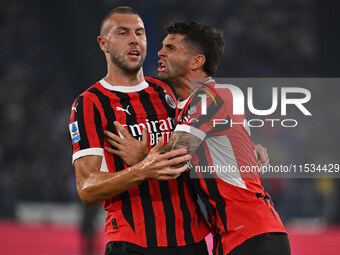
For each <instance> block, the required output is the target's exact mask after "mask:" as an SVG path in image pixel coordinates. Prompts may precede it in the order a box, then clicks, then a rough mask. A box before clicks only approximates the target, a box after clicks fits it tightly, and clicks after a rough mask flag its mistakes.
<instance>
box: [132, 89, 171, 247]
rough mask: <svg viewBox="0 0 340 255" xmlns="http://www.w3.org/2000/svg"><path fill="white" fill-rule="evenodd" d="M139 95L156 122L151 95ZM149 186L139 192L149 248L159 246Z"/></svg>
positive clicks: (147, 112) (148, 115)
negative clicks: (141, 195)
mask: <svg viewBox="0 0 340 255" xmlns="http://www.w3.org/2000/svg"><path fill="white" fill-rule="evenodd" d="M137 93H138V94H139V98H140V102H141V104H142V105H143V108H144V111H145V112H146V115H147V119H148V120H154V118H155V117H156V118H157V112H156V110H155V108H154V107H153V104H152V102H151V100H150V96H149V94H148V93H147V92H146V91H145V90H142V91H139V92H137ZM152 116H153V117H152ZM136 123H137V122H136ZM157 125H159V123H157ZM157 130H159V127H157ZM149 185H150V183H149V181H145V182H143V183H142V184H140V185H139V192H140V193H141V194H143V197H142V207H143V212H144V219H145V232H146V237H147V244H148V246H157V234H156V222H155V221H156V220H155V212H154V210H153V206H152V199H151V194H150V186H149ZM160 186H161V185H160ZM168 189H169V187H168ZM161 193H162V188H161ZM162 199H164V198H163V196H162ZM163 201H164V200H163ZM163 204H164V202H163ZM167 227H168V225H167ZM168 244H169V243H168Z"/></svg>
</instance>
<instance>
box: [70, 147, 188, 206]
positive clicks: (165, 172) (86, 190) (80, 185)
mask: <svg viewBox="0 0 340 255" xmlns="http://www.w3.org/2000/svg"><path fill="white" fill-rule="evenodd" d="M162 145H163V142H162V141H160V142H159V143H158V144H157V145H156V146H155V147H154V148H153V149H152V150H151V151H150V153H149V155H148V156H147V157H146V158H145V159H144V160H143V161H141V162H140V163H138V164H136V165H134V166H132V167H129V168H126V169H124V170H122V171H119V172H116V173H108V172H100V171H99V169H100V166H101V162H102V157H101V156H84V157H81V158H79V159H77V160H76V161H75V169H76V184H77V190H78V194H79V197H80V198H81V200H82V201H83V202H84V204H86V205H92V204H95V203H97V202H100V201H103V200H106V199H108V198H111V197H114V196H117V195H119V194H120V193H122V192H124V191H126V190H128V189H130V188H132V187H134V186H136V185H138V184H140V183H141V182H143V181H144V180H146V179H148V178H152V179H157V180H169V179H175V178H177V177H178V176H179V175H180V174H181V173H182V172H184V171H185V170H186V169H187V165H186V164H185V165H184V166H182V167H181V168H171V166H172V165H176V164H179V163H182V162H186V161H187V160H189V159H190V155H184V154H185V153H186V151H185V150H183V149H182V150H176V151H172V152H169V153H166V154H159V151H160V149H161V148H162Z"/></svg>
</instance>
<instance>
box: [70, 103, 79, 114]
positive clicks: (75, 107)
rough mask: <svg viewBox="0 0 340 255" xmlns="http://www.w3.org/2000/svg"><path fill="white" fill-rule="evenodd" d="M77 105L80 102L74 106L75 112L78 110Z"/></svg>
mask: <svg viewBox="0 0 340 255" xmlns="http://www.w3.org/2000/svg"><path fill="white" fill-rule="evenodd" d="M77 106H78V103H77V104H76V105H75V106H74V107H72V109H71V111H73V110H74V111H75V112H77Z"/></svg>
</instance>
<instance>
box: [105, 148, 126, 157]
mask: <svg viewBox="0 0 340 255" xmlns="http://www.w3.org/2000/svg"><path fill="white" fill-rule="evenodd" d="M104 150H106V151H107V152H108V153H111V154H113V155H117V156H118V157H122V156H123V155H122V152H121V151H118V150H115V149H112V148H109V147H104Z"/></svg>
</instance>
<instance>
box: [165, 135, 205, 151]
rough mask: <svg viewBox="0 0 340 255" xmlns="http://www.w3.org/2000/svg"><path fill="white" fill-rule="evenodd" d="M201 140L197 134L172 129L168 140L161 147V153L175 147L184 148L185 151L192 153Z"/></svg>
mask: <svg viewBox="0 0 340 255" xmlns="http://www.w3.org/2000/svg"><path fill="white" fill-rule="evenodd" d="M201 143H202V140H201V139H199V138H198V137H197V136H194V135H192V134H190V133H187V132H184V131H174V132H173V133H172V135H171V137H170V140H169V142H168V143H167V144H166V145H165V146H164V147H163V148H162V150H161V153H166V152H169V151H173V150H176V149H182V148H184V149H186V151H187V153H189V154H192V153H194V152H195V151H196V149H197V148H198V147H199V146H200V144H201Z"/></svg>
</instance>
